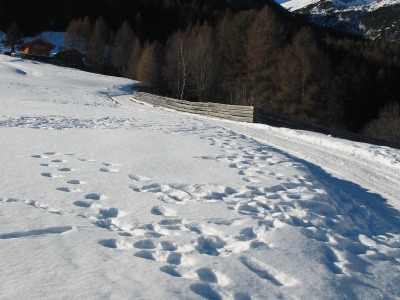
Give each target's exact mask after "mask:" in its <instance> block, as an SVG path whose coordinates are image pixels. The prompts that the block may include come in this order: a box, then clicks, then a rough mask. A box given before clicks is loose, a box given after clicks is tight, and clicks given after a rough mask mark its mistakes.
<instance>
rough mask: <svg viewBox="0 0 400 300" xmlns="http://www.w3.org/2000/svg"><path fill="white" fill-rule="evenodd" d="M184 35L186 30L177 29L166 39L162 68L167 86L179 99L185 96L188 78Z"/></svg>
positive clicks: (187, 59)
mask: <svg viewBox="0 0 400 300" xmlns="http://www.w3.org/2000/svg"><path fill="white" fill-rule="evenodd" d="M186 36H187V33H186V32H183V31H181V30H179V31H178V32H176V33H175V34H173V35H172V36H171V38H170V39H169V40H168V43H167V50H166V55H165V65H164V69H163V75H164V78H165V80H166V82H167V85H168V87H169V88H170V89H171V90H172V92H173V93H174V94H175V95H176V96H177V97H178V98H179V99H183V98H184V96H185V93H186V91H187V82H188V78H189V66H188V61H189V58H188V53H187V40H186Z"/></svg>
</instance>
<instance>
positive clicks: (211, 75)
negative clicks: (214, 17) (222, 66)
mask: <svg viewBox="0 0 400 300" xmlns="http://www.w3.org/2000/svg"><path fill="white" fill-rule="evenodd" d="M188 40H189V47H190V48H189V49H188V59H189V61H188V67H189V70H188V74H189V76H188V77H189V89H191V90H192V91H193V92H194V93H195V94H196V96H197V98H199V99H200V101H204V100H205V99H206V98H208V96H209V94H210V92H211V91H212V88H213V86H214V85H215V80H216V76H217V71H218V69H219V59H218V54H217V47H216V44H215V38H214V32H213V29H212V28H211V26H209V25H208V24H207V23H205V24H204V25H203V26H201V27H199V26H196V27H195V28H193V29H192V30H191V32H190V34H189V37H188Z"/></svg>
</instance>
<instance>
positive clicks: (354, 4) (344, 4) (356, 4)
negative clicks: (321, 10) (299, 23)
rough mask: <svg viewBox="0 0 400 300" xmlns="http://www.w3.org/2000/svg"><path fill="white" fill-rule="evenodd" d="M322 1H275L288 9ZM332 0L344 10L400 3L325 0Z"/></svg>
mask: <svg viewBox="0 0 400 300" xmlns="http://www.w3.org/2000/svg"><path fill="white" fill-rule="evenodd" d="M318 2H322V1H321V0H288V1H286V0H277V1H276V3H278V4H280V5H282V6H283V7H284V8H286V9H288V10H290V11H296V10H299V9H302V8H305V7H307V6H309V5H311V4H315V3H318ZM325 2H332V4H333V7H336V8H337V9H341V10H345V9H347V8H348V9H352V10H366V11H373V10H376V9H378V8H381V7H384V6H391V5H396V4H399V3H400V0H327V1H325Z"/></svg>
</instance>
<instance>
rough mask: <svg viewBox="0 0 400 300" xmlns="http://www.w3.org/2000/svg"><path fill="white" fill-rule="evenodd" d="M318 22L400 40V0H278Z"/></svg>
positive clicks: (361, 33)
mask: <svg viewBox="0 0 400 300" xmlns="http://www.w3.org/2000/svg"><path fill="white" fill-rule="evenodd" d="M277 3H279V4H281V5H282V6H283V7H285V8H286V9H288V10H290V11H293V12H296V13H301V14H307V15H309V18H310V19H311V20H312V21H314V22H315V23H317V24H319V25H322V26H326V27H332V28H336V29H338V30H341V31H344V32H348V33H353V34H356V35H362V36H365V37H368V38H372V39H375V38H384V39H388V40H391V41H400V0H353V1H352V0H289V1H285V0H278V1H277Z"/></svg>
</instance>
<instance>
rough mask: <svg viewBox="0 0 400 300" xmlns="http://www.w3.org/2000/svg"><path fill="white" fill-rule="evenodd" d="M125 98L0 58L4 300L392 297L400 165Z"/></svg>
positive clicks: (398, 159) (91, 80) (398, 261)
mask: <svg viewBox="0 0 400 300" xmlns="http://www.w3.org/2000/svg"><path fill="white" fill-rule="evenodd" d="M130 86H131V82H130V81H129V80H126V79H122V78H113V77H107V76H101V75H96V74H90V73H85V72H80V71H77V70H71V69H64V68H59V67H55V66H49V65H43V64H35V63H32V62H29V61H20V60H14V59H10V58H7V57H5V56H0V91H1V93H0V142H1V145H2V152H1V153H0V162H1V168H2V170H1V172H0V225H1V226H0V248H1V249H2V255H1V257H0V278H1V286H0V287H1V291H2V292H1V294H0V298H4V299H27V298H29V299H43V298H48V299H53V298H65V299H76V298H85V299H99V298H101V299H178V298H179V299H202V298H205V299H276V298H283V299H292V298H297V299H356V298H365V299H377V298H395V297H397V296H398V295H399V294H400V287H399V285H398V282H399V279H400V276H399V274H400V272H399V271H400V232H399V231H400V218H399V217H400V213H399V209H400V204H399V196H398V195H399V194H400V193H399V183H400V175H399V173H400V151H398V150H394V149H389V148H384V147H375V146H371V145H362V144H356V143H351V142H345V141H340V140H335V139H330V138H329V137H323V136H321V135H317V134H311V133H305V132H296V131H291V130H286V129H276V128H271V127H268V126H261V125H249V124H247V125H246V124H240V123H233V122H225V121H218V120H209V119H205V118H201V117H197V116H191V115H186V114H178V113H174V112H169V111H164V110H160V109H156V108H152V107H148V106H143V105H140V104H137V103H134V102H132V101H130V100H129V98H130V97H131V95H130V93H131V91H130Z"/></svg>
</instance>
